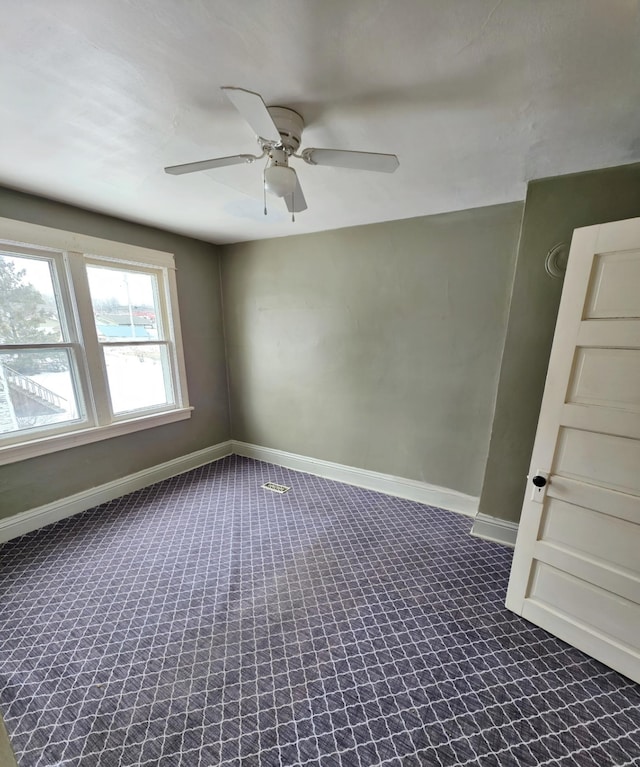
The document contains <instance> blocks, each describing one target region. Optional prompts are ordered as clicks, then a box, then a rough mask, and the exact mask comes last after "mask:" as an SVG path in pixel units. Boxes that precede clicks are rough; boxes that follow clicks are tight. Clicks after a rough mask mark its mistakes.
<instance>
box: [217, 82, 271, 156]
mask: <svg viewBox="0 0 640 767" xmlns="http://www.w3.org/2000/svg"><path fill="white" fill-rule="evenodd" d="M222 90H223V91H224V93H225V96H226V97H227V98H228V99H229V101H230V102H231V103H232V104H233V106H234V107H235V108H236V109H237V110H238V112H240V114H241V115H242V116H243V117H244V119H245V120H246V121H247V122H248V123H249V125H250V126H251V127H252V128H253V131H254V133H255V134H256V135H257V136H258V137H259V138H263V139H265V140H266V141H273V142H275V143H277V144H279V143H280V140H281V139H280V132H279V131H278V128H277V127H276V124H275V123H274V122H273V118H272V117H271V115H270V114H269V110H268V109H267V106H266V104H265V103H264V101H263V100H262V96H261V95H260V94H259V93H254V92H253V91H245V90H244V89H243V88H222Z"/></svg>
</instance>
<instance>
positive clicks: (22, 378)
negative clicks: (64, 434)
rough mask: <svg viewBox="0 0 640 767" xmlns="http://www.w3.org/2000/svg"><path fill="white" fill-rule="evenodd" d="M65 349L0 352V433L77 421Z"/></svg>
mask: <svg viewBox="0 0 640 767" xmlns="http://www.w3.org/2000/svg"><path fill="white" fill-rule="evenodd" d="M72 370H73V368H72V365H71V359H70V356H69V351H68V350H67V349H29V350H16V351H14V352H7V351H3V352H0V433H7V432H12V431H20V430H22V429H37V428H41V427H43V426H49V425H51V424H57V423H64V422H67V421H76V420H78V418H79V414H78V404H77V399H76V393H75V386H74V383H73V372H72Z"/></svg>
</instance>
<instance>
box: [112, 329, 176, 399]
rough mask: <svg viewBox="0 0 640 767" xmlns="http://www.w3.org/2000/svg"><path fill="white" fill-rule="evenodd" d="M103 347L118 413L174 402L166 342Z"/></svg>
mask: <svg viewBox="0 0 640 767" xmlns="http://www.w3.org/2000/svg"><path fill="white" fill-rule="evenodd" d="M103 351H104V358H105V362H106V365H107V378H108V381H109V392H110V394H111V405H112V407H113V412H114V413H115V414H120V413H127V412H130V411H132V410H141V409H145V408H152V407H158V406H160V405H167V404H170V403H173V401H174V400H173V392H172V389H171V380H170V376H169V360H168V358H167V349H166V347H165V346H161V345H159V344H151V345H146V344H145V345H143V346H132V345H129V346H125V345H124V344H123V345H122V346H120V345H118V346H104V347H103Z"/></svg>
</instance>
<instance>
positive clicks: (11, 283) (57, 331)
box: [0, 253, 64, 344]
mask: <svg viewBox="0 0 640 767" xmlns="http://www.w3.org/2000/svg"><path fill="white" fill-rule="evenodd" d="M51 267H52V264H51V261H49V260H47V259H44V258H29V257H28V256H18V255H10V254H8V253H0V344H46V343H59V342H60V341H63V340H64V339H63V337H62V329H61V323H60V314H59V311H58V306H57V303H56V298H55V291H54V289H53V278H52V275H51Z"/></svg>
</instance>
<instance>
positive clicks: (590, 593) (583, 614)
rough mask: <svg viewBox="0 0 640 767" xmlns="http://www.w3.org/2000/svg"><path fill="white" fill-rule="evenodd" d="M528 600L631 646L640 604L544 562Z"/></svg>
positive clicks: (538, 566) (539, 565)
mask: <svg viewBox="0 0 640 767" xmlns="http://www.w3.org/2000/svg"><path fill="white" fill-rule="evenodd" d="M529 598H530V599H531V600H533V601H536V602H539V603H541V605H542V606H546V607H548V608H552V609H556V610H559V611H560V612H561V613H563V614H564V615H565V616H567V617H570V618H573V619H574V620H575V621H578V622H580V623H581V624H583V625H585V626H591V627H592V628H593V629H594V630H596V631H598V632H599V633H601V634H603V635H606V636H609V637H611V638H612V639H613V640H616V641H618V642H623V643H624V644H627V645H628V646H629V647H632V646H633V645H634V643H635V642H637V639H638V636H637V633H638V632H637V628H638V625H640V605H638V604H637V603H635V602H632V601H630V600H628V599H624V598H623V597H620V596H618V595H616V594H613V593H612V592H610V591H608V590H606V589H601V588H598V587H597V586H594V585H592V584H591V583H588V582H587V581H585V580H583V579H581V578H576V577H575V576H573V575H570V574H568V573H566V572H563V571H562V570H560V569H557V568H555V567H550V566H549V565H547V564H545V563H544V562H536V565H535V569H534V574H533V580H532V585H531V593H530V596H529Z"/></svg>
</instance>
